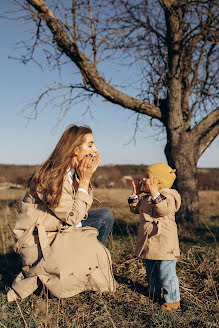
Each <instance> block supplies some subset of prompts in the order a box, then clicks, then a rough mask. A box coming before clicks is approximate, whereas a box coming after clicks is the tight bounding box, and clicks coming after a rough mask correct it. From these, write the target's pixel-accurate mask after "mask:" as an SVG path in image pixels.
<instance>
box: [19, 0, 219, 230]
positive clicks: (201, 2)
mask: <svg viewBox="0 0 219 328" xmlns="http://www.w3.org/2000/svg"><path fill="white" fill-rule="evenodd" d="M13 2H14V3H15V4H16V5H17V6H18V8H20V9H21V10H22V13H24V14H25V15H23V16H22V15H21V14H20V13H18V16H19V17H20V18H21V19H23V20H25V21H26V23H34V29H33V30H32V39H31V40H29V41H28V42H27V44H26V48H25V49H26V52H25V55H23V56H22V58H21V59H22V61H23V62H24V63H27V62H28V61H35V62H36V63H38V64H39V65H42V62H43V61H42V60H41V58H40V59H39V58H38V56H37V54H38V53H37V51H38V49H40V50H41V51H42V52H43V53H44V55H45V58H46V60H47V63H48V64H50V65H52V64H55V65H56V66H57V67H58V68H60V69H61V68H62V65H64V64H65V61H66V60H67V61H70V62H71V63H72V64H73V65H74V67H75V68H76V69H77V71H78V72H80V75H81V77H82V79H81V80H80V79H78V80H79V82H78V83H75V80H74V82H72V83H71V84H70V85H58V86H56V87H55V88H49V89H47V90H45V91H44V92H43V93H42V94H41V95H40V96H39V98H38V99H37V101H36V102H35V104H34V108H35V110H36V111H37V107H38V105H39V103H40V102H41V101H42V100H43V99H44V98H45V95H48V94H49V93H52V92H54V91H56V92H57V90H63V91H64V92H65V93H64V95H63V96H64V98H63V102H62V106H63V110H64V111H66V110H69V109H70V108H71V107H72V105H73V103H74V102H75V101H81V100H83V99H85V98H87V97H92V96H93V95H95V94H96V95H100V96H102V97H103V98H105V99H106V100H107V101H110V102H112V103H114V104H118V105H120V106H122V107H124V108H127V109H130V110H132V111H134V112H136V113H137V115H140V114H142V115H147V116H149V117H151V119H156V120H157V121H158V122H160V125H162V126H163V127H164V128H165V130H166V137H167V143H166V147H165V154H166V157H167V160H168V163H169V164H170V165H171V166H172V167H175V168H176V169H177V181H176V183H177V188H178V190H179V192H180V194H181V196H182V206H181V211H180V213H179V219H180V221H181V223H192V224H197V223H198V221H199V200H198V186H197V161H198V159H199V158H200V156H201V155H202V154H203V152H204V151H205V150H206V149H207V147H208V146H209V145H210V144H211V143H212V141H213V140H214V139H215V138H216V136H217V135H218V132H219V125H218V117H219V115H218V112H219V110H218V107H217V106H216V101H217V77H218V66H217V50H218V49H217V41H218V35H217V25H218V18H217V17H218V12H217V1H216V0H181V1H179V0H178V1H177V0H154V1H149V0H134V1H133V0H111V1H110V0H95V1H92V0H77V1H76V0H72V1H71V2H70V1H58V0H50V1H44V0H13ZM109 60H110V61H113V60H116V61H117V62H119V61H120V63H121V64H128V65H135V67H138V80H137V79H135V81H133V83H135V86H136V88H138V90H137V91H136V94H135V96H132V95H128V94H126V93H125V92H122V91H121V87H116V86H115V85H113V82H112V81H109V80H108V81H107V79H106V78H105V77H104V75H103V74H104V73H102V71H103V72H104V63H105V62H106V61H109ZM138 118H139V116H138Z"/></svg>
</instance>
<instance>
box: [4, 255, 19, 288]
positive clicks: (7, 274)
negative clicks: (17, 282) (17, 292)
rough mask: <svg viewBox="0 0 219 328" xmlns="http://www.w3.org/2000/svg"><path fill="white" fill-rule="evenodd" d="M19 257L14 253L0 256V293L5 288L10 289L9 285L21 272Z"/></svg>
mask: <svg viewBox="0 0 219 328" xmlns="http://www.w3.org/2000/svg"><path fill="white" fill-rule="evenodd" d="M21 267H22V262H21V257H20V256H19V255H18V254H16V253H15V252H10V253H8V254H0V276H1V280H0V292H3V291H5V288H7V287H11V284H12V282H13V280H14V279H15V277H16V276H17V274H18V273H19V272H20V271H21Z"/></svg>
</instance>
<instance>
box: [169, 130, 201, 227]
mask: <svg viewBox="0 0 219 328" xmlns="http://www.w3.org/2000/svg"><path fill="white" fill-rule="evenodd" d="M170 135H172V136H173V135H174V133H169V138H168V142H167V145H166V147H165V154H166V157H167V159H168V163H169V165H170V166H171V167H172V168H176V176H177V178H176V181H175V183H174V187H175V188H176V189H177V190H178V191H179V193H180V195H181V198H182V204H181V207H180V210H179V212H178V213H177V215H176V220H177V222H178V223H180V224H183V225H184V224H193V225H198V223H199V197H198V177H197V160H196V153H197V149H196V148H197V146H196V144H195V142H194V140H193V138H192V134H191V133H190V132H181V133H180V134H179V135H178V138H177V139H178V142H173V141H172V142H171V139H170ZM174 139H176V137H175V138H174ZM188 145H189V147H188Z"/></svg>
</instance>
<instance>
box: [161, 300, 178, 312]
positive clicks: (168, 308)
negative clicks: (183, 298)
mask: <svg viewBox="0 0 219 328" xmlns="http://www.w3.org/2000/svg"><path fill="white" fill-rule="evenodd" d="M179 307H180V302H172V303H167V302H165V303H164V304H162V305H161V309H162V310H164V311H172V310H177V309H178V308H179Z"/></svg>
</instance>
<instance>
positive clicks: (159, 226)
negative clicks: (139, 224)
mask: <svg viewBox="0 0 219 328" xmlns="http://www.w3.org/2000/svg"><path fill="white" fill-rule="evenodd" d="M147 221H148V222H151V224H150V225H149V226H148V227H147V229H146V230H145V234H146V238H145V240H144V243H143V245H142V247H141V250H140V252H139V256H140V255H141V253H142V251H143V249H144V247H145V245H146V244H147V241H148V236H149V234H150V233H151V232H152V230H153V226H152V223H153V222H154V223H155V224H156V226H157V233H156V235H160V233H161V221H159V220H156V219H153V218H147Z"/></svg>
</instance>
